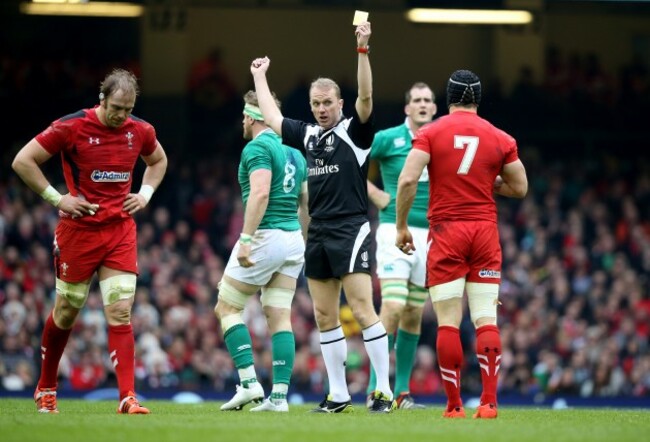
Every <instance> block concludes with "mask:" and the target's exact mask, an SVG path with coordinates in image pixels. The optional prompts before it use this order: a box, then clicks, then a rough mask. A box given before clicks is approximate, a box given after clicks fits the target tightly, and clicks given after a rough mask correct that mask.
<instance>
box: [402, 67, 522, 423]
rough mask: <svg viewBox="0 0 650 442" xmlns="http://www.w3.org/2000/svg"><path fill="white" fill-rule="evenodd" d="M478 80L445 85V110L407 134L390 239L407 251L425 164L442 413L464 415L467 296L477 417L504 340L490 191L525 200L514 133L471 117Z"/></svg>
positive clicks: (487, 401)
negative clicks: (477, 381) (479, 388)
mask: <svg viewBox="0 0 650 442" xmlns="http://www.w3.org/2000/svg"><path fill="white" fill-rule="evenodd" d="M480 101H481V82H480V80H479V78H478V76H477V75H476V74H474V73H473V72H471V71H467V70H458V71H456V72H454V73H453V74H452V75H451V77H450V78H449V80H448V82H447V106H448V107H449V115H447V116H444V117H442V118H438V119H437V120H436V121H434V122H433V123H431V124H428V125H426V126H424V127H423V128H421V129H420V130H419V131H418V132H417V133H416V135H415V139H414V140H413V148H412V149H411V152H410V153H409V155H408V157H407V159H406V164H405V165H404V169H403V170H402V173H401V174H400V177H399V182H398V188H397V221H396V224H397V226H396V227H397V237H396V241H395V245H396V246H397V247H399V248H400V249H401V250H402V252H404V253H411V252H412V251H413V250H415V248H414V247H413V237H412V235H411V233H410V232H409V229H408V226H407V217H408V213H409V210H410V209H411V206H412V204H413V199H414V197H415V192H416V188H417V183H418V179H419V177H420V175H421V174H422V171H423V169H424V167H427V170H428V172H429V211H428V214H427V218H428V219H429V238H428V245H429V250H428V252H427V277H426V286H427V287H428V289H429V295H430V296H431V301H432V302H433V307H434V310H435V312H436V316H437V318H438V336H437V341H436V351H437V353H438V364H439V367H440V374H441V376H442V380H443V385H444V387H445V393H446V394H447V408H446V410H445V412H444V413H443V416H444V417H449V418H456V417H465V410H464V409H463V402H462V400H461V397H460V373H461V368H462V365H463V348H462V345H461V340H460V333H459V327H460V323H461V319H462V314H463V303H462V299H463V294H464V293H465V292H467V300H468V305H469V311H470V316H471V319H472V323H473V324H474V327H475V328H476V356H477V358H478V361H479V365H480V371H481V380H482V383H483V393H482V395H481V403H480V406H479V407H478V410H477V411H476V413H475V414H474V418H483V419H493V418H496V417H497V381H498V373H499V366H500V361H501V353H502V352H501V338H500V335H499V328H498V327H497V305H498V304H499V301H498V295H499V284H500V282H501V246H500V244H499V231H498V228H497V207H496V203H495V201H494V193H497V194H499V195H503V196H507V197H513V198H523V197H524V196H526V193H527V191H528V179H527V178H526V169H525V168H524V165H523V164H522V162H521V160H520V159H519V156H518V153H517V143H516V141H515V139H514V138H513V137H511V136H510V135H508V134H507V133H505V132H504V131H502V130H500V129H497V128H496V127H494V126H493V125H492V124H491V123H489V122H488V121H487V120H484V119H483V118H481V117H479V116H478V114H477V109H478V105H479V103H480Z"/></svg>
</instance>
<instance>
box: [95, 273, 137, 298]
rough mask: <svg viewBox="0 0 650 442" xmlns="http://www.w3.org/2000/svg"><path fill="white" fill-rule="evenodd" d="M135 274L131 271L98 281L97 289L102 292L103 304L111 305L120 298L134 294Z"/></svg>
mask: <svg viewBox="0 0 650 442" xmlns="http://www.w3.org/2000/svg"><path fill="white" fill-rule="evenodd" d="M136 281H137V276H135V275H134V274H133V273H123V274H121V275H115V276H111V277H109V278H106V279H104V280H103V281H99V290H100V291H101V292H102V299H103V301H104V305H112V304H115V303H116V302H117V301H120V300H122V299H129V298H133V296H135V284H136Z"/></svg>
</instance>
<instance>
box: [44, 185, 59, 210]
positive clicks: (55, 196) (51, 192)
mask: <svg viewBox="0 0 650 442" xmlns="http://www.w3.org/2000/svg"><path fill="white" fill-rule="evenodd" d="M41 198H43V199H44V200H45V201H47V202H48V203H50V204H52V205H53V206H54V207H59V203H60V202H61V198H63V195H61V194H60V193H59V192H58V191H57V190H56V189H55V188H54V187H52V185H48V186H47V187H46V188H45V190H44V191H42V192H41Z"/></svg>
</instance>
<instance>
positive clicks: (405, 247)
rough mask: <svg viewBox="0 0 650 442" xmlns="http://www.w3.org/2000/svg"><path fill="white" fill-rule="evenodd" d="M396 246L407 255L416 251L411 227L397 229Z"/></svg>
mask: <svg viewBox="0 0 650 442" xmlns="http://www.w3.org/2000/svg"><path fill="white" fill-rule="evenodd" d="M395 246H396V247H397V248H398V249H400V250H401V251H402V253H405V254H407V255H412V254H413V252H414V251H415V245H413V236H412V235H411V232H410V231H409V229H399V230H397V237H396V238H395Z"/></svg>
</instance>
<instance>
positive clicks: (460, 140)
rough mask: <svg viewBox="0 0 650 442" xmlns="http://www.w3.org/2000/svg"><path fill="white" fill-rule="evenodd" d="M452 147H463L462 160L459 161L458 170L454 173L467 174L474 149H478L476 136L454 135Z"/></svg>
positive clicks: (474, 152)
mask: <svg viewBox="0 0 650 442" xmlns="http://www.w3.org/2000/svg"><path fill="white" fill-rule="evenodd" d="M465 148H466V149H465ZM454 149H465V154H463V160H462V161H461V162H460V167H458V172H456V173H457V174H458V175H467V174H468V173H469V168H470V167H471V166H472V162H473V161H474V156H475V155H476V149H478V137H473V136H468V135H454Z"/></svg>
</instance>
